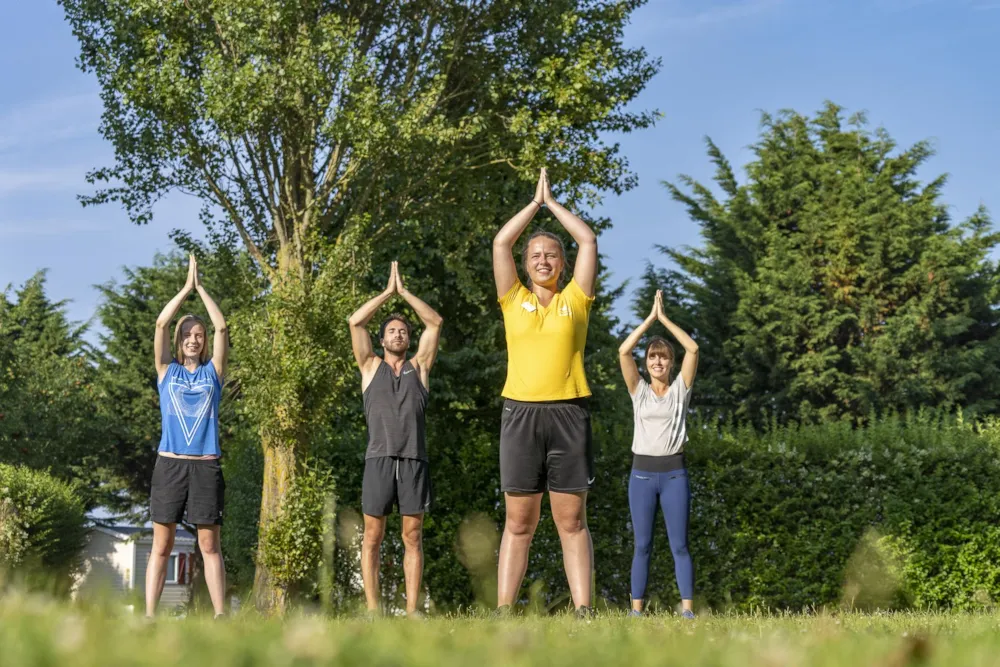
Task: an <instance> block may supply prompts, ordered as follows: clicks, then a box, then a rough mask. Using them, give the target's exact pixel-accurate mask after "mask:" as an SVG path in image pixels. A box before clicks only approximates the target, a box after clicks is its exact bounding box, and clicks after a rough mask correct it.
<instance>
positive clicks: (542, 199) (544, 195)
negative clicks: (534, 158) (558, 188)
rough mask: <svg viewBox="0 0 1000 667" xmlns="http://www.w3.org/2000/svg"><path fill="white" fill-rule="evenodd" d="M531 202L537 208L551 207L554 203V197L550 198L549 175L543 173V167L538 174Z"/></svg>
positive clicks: (545, 172)
mask: <svg viewBox="0 0 1000 667" xmlns="http://www.w3.org/2000/svg"><path fill="white" fill-rule="evenodd" d="M532 201H533V202H535V203H536V204H538V205H539V206H542V205H545V206H551V205H552V204H553V203H554V202H555V197H553V196H552V185H551V184H550V183H549V174H548V172H547V171H545V167H542V169H541V171H540V172H539V174H538V184H537V185H535V196H534V197H532Z"/></svg>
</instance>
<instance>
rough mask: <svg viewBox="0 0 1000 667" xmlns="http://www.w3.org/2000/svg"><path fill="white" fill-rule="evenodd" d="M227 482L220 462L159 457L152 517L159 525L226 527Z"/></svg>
mask: <svg viewBox="0 0 1000 667" xmlns="http://www.w3.org/2000/svg"><path fill="white" fill-rule="evenodd" d="M225 495H226V482H225V480H223V479H222V464H221V463H220V462H219V459H200V460H198V459H175V458H174V457H172V456H157V457H156V466H155V467H154V468H153V487H152V489H150V492H149V516H150V519H151V520H153V521H155V522H156V523H179V522H180V521H182V520H184V519H185V516H186V518H187V521H188V523H193V524H201V525H206V524H208V525H219V526H221V525H222V506H223V504H224V501H225Z"/></svg>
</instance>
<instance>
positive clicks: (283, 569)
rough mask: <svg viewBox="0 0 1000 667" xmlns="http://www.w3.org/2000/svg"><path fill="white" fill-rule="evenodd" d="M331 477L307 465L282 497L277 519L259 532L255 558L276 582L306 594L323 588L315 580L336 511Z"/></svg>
mask: <svg viewBox="0 0 1000 667" xmlns="http://www.w3.org/2000/svg"><path fill="white" fill-rule="evenodd" d="M334 503H335V497H334V484H333V477H332V476H331V474H330V473H329V472H328V471H327V472H320V471H318V470H317V469H316V468H315V467H312V466H308V467H306V469H305V470H303V471H302V472H300V473H299V474H298V475H296V476H295V479H294V480H293V482H292V488H291V490H290V491H289V492H288V494H287V496H286V497H285V502H284V504H283V505H282V507H281V516H280V518H279V520H277V521H274V522H273V523H272V524H271V525H270V526H269V527H268V529H267V530H265V531H264V532H263V534H262V535H261V538H260V540H261V543H262V546H263V547H264V548H263V549H260V550H258V556H257V557H258V558H262V559H264V562H263V564H264V566H265V567H267V568H268V571H269V572H270V574H271V576H272V577H274V580H275V583H276V585H278V586H280V587H282V588H285V589H286V590H289V591H292V592H294V593H295V594H298V595H302V596H305V597H314V596H316V595H318V594H319V591H320V590H321V589H322V585H321V582H320V581H319V580H318V577H319V574H320V572H321V566H323V565H324V559H325V556H326V554H325V553H324V551H325V547H326V546H327V544H326V541H325V540H324V538H325V537H326V536H327V535H328V534H329V532H330V529H331V527H332V524H333V520H332V516H333V513H334V511H335V509H336V508H335V504H334Z"/></svg>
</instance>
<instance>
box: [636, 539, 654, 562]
mask: <svg viewBox="0 0 1000 667" xmlns="http://www.w3.org/2000/svg"><path fill="white" fill-rule="evenodd" d="M652 551H653V539H652V538H651V537H641V538H640V537H639V536H638V535H637V536H636V538H635V555H636V556H643V557H647V556H649V554H650V553H651V552H652Z"/></svg>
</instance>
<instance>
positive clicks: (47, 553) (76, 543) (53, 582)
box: [0, 464, 87, 594]
mask: <svg viewBox="0 0 1000 667" xmlns="http://www.w3.org/2000/svg"><path fill="white" fill-rule="evenodd" d="M86 522H87V519H86V516H85V514H84V506H83V502H82V501H81V500H80V498H79V497H78V496H77V495H76V493H75V492H74V489H73V487H72V486H71V485H69V484H66V483H65V482H61V481H59V480H56V479H54V478H53V477H51V476H50V475H48V474H47V473H44V472H40V471H37V470H31V469H29V468H25V467H22V466H12V465H7V464H0V568H2V569H3V570H5V571H7V572H8V573H12V574H13V575H14V576H15V578H16V579H17V580H18V581H20V582H23V583H25V584H26V585H27V586H28V587H29V588H32V589H46V590H50V591H52V592H55V593H57V594H66V593H68V592H69V589H70V587H71V585H72V576H73V574H74V573H75V572H76V571H77V568H78V567H79V564H80V554H81V552H82V550H83V547H84V543H85V539H86V533H87V526H86Z"/></svg>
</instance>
